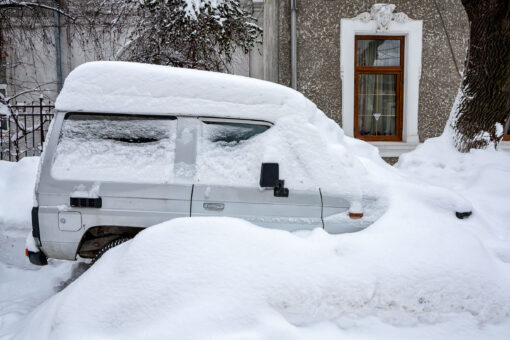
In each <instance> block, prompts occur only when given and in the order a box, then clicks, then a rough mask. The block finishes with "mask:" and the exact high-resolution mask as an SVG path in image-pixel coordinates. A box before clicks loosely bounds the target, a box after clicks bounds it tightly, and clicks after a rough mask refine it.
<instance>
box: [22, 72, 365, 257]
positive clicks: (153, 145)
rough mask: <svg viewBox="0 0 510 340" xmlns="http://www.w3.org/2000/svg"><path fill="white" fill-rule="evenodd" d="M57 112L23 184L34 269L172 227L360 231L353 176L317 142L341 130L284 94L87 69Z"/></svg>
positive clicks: (196, 78)
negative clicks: (202, 219) (244, 223)
mask: <svg viewBox="0 0 510 340" xmlns="http://www.w3.org/2000/svg"><path fill="white" fill-rule="evenodd" d="M55 110H56V114H55V118H54V119H53V121H52V125H51V128H50V132H49V135H48V138H47V141H46V144H45V148H44V153H43V155H42V157H41V164H40V171H39V174H38V180H37V184H36V188H35V201H36V204H35V206H34V208H33V210H32V225H33V233H32V235H33V238H34V241H35V242H34V243H35V245H34V247H35V249H34V247H32V248H31V249H28V254H29V258H30V261H31V262H32V263H34V264H39V265H43V264H46V263H47V258H55V259H67V260H75V259H76V258H77V256H80V257H82V258H94V257H95V256H97V255H98V254H100V253H101V251H102V250H104V249H108V247H111V245H112V244H115V243H116V242H117V243H118V242H119V240H125V239H128V238H132V237H133V236H134V235H136V234H137V233H138V232H139V231H141V230H143V229H144V228H147V227H149V226H152V225H155V224H158V223H161V222H163V221H166V220H169V219H173V218H176V217H190V216H191V217H194V216H231V217H238V218H242V219H245V220H248V221H250V222H252V223H254V224H256V225H259V226H262V227H268V228H278V229H283V230H288V231H297V230H311V229H314V228H324V229H325V230H327V231H328V232H331V233H343V232H353V231H357V230H361V229H363V228H366V226H367V225H368V224H369V223H368V222H367V221H366V220H364V219H363V218H362V216H363V214H362V206H363V204H364V203H366V202H370V201H371V200H370V199H367V198H366V197H364V198H363V197H362V196H363V195H362V194H361V191H360V188H359V183H358V182H357V176H358V175H359V173H360V171H361V172H362V170H363V169H362V167H361V166H360V164H355V161H354V160H353V159H352V158H349V155H348V154H346V153H345V152H344V153H343V152H342V150H333V149H335V148H332V147H330V146H328V143H326V142H324V140H326V139H327V138H329V140H331V138H337V137H331V136H325V135H324V134H325V133H330V132H328V131H330V130H331V129H333V130H334V132H331V133H332V134H333V135H334V134H340V133H341V130H340V129H339V128H338V127H335V126H336V124H334V123H333V122H332V121H331V120H329V119H328V118H326V117H325V115H324V114H323V113H322V112H321V111H320V110H318V109H317V108H316V106H315V105H314V104H313V103H311V102H310V101H309V100H308V99H306V98H305V97H304V96H302V95H301V94H300V93H298V92H296V91H294V90H292V89H289V88H287V87H284V86H280V85H276V84H272V83H269V82H265V81H260V80H256V79H250V78H245V77H240V76H232V75H227V74H219V73H213V72H205V71H197V70H186V69H177V68H172V67H165V66H154V65H145V64H137V63H121V62H93V63H87V64H84V65H82V66H80V67H78V68H77V69H75V70H74V71H73V72H72V73H71V74H70V75H69V77H68V78H67V80H66V82H65V85H64V88H63V90H62V92H61V94H60V95H59V97H58V99H57V101H56V107H55ZM325 127H327V129H326V128H325ZM328 129H329V130H328ZM335 129H338V130H335ZM333 130H331V131H333ZM324 131H326V132H324ZM341 137H342V136H339V137H338V138H341ZM332 155H337V156H334V157H333V156H332ZM353 164H354V165H353ZM349 167H350V168H349ZM345 168H349V170H348V171H346V170H345ZM353 174H354V175H353ZM335 216H336V218H331V217H335ZM354 218H357V219H354Z"/></svg>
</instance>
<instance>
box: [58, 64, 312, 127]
mask: <svg viewBox="0 0 510 340" xmlns="http://www.w3.org/2000/svg"><path fill="white" fill-rule="evenodd" d="M55 108H56V109H57V110H59V111H83V112H104V113H116V112H130V113H141V114H143V113H146V114H168V113H173V114H186V115H202V116H217V117H230V118H245V119H261V120H267V121H270V122H273V121H275V120H276V119H278V118H279V117H282V116H285V115H306V116H308V117H312V116H314V115H316V114H317V108H316V106H315V104H313V103H312V102H311V101H309V100H308V99H306V98H305V97H304V96H303V95H302V94H300V93H299V92H297V91H294V90H292V89H290V88H288V87H286V86H282V85H277V84H274V83H271V82H267V81H263V80H258V79H253V78H247V77H242V76H235V75H230V74H224V73H216V72H207V71H199V70H191V69H182V68H175V67H170V66H158V65H149V64H139V63H128V62H113V61H100V62H90V63H85V64H82V65H80V66H78V67H77V68H76V69H74V70H73V71H72V72H71V73H70V74H69V76H68V77H67V78H66V81H65V84H64V87H63V89H62V91H61V92H60V95H59V96H58V98H57V101H56V103H55Z"/></svg>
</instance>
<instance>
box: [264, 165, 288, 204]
mask: <svg viewBox="0 0 510 340" xmlns="http://www.w3.org/2000/svg"><path fill="white" fill-rule="evenodd" d="M260 187H261V188H274V195H275V197H289V189H287V188H285V181H284V180H282V179H280V168H279V166H278V163H262V168H261V169H260Z"/></svg>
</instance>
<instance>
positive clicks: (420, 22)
mask: <svg viewBox="0 0 510 340" xmlns="http://www.w3.org/2000/svg"><path fill="white" fill-rule="evenodd" d="M243 4H244V5H245V6H246V7H247V8H249V9H251V11H252V13H253V16H254V17H255V18H256V20H257V24H258V25H259V26H260V27H263V30H264V36H263V43H262V45H260V46H257V47H256V48H254V49H253V50H252V51H251V52H250V53H249V54H248V55H244V54H242V53H239V54H238V55H236V57H235V58H234V62H233V64H232V65H231V67H230V69H229V71H230V72H232V73H235V74H239V75H243V76H249V77H255V78H259V79H265V80H268V81H273V82H276V83H280V84H283V85H286V86H290V87H294V88H295V89H297V90H298V91H300V92H302V93H303V94H304V95H305V96H306V97H308V98H309V99H311V100H312V101H313V102H315V103H316V104H317V106H318V107H319V108H320V109H321V110H322V111H324V112H325V113H326V115H328V116H329V117H330V118H332V119H333V120H335V121H336V122H337V123H338V124H340V126H341V127H342V128H343V130H344V131H345V134H346V135H347V136H352V137H355V138H360V139H363V140H366V141H368V142H370V143H372V144H373V145H376V146H377V147H378V148H379V150H380V154H381V156H383V157H388V158H394V157H398V156H399V155H400V154H402V153H403V152H408V151H410V150H412V149H414V148H415V147H416V146H417V145H418V144H419V143H421V142H423V141H424V140H426V139H427V138H431V137H435V136H438V135H440V134H441V133H442V131H443V129H444V126H445V124H446V121H447V119H448V117H449V114H450V109H451V107H452V104H453V102H454V100H455V97H456V94H457V90H458V87H459V84H460V80H461V76H462V70H463V67H464V58H465V54H466V51H467V47H468V42H469V22H468V19H467V15H466V13H465V10H464V8H463V6H462V3H461V0H441V1H439V0H395V1H393V3H392V4H378V3H376V1H374V0H371V1H369V0H244V1H243ZM54 20H55V25H54V26H53V27H50V26H48V27H46V28H44V29H47V30H50V31H51V32H49V33H48V35H51V34H53V31H54V34H55V44H50V46H49V47H48V46H46V47H44V48H43V46H39V47H40V49H39V47H37V46H35V47H36V48H34V46H13V45H12V44H11V45H9V44H4V47H3V50H4V52H6V53H4V54H2V55H3V56H4V57H3V58H2V60H1V61H2V63H3V65H4V67H3V68H2V69H3V73H2V72H0V91H2V93H5V94H7V95H13V94H16V93H19V92H23V91H24V90H26V89H30V88H40V89H41V90H42V91H43V94H44V96H45V98H47V99H50V100H54V99H55V97H56V95H57V94H58V91H59V88H60V86H61V81H63V80H65V77H66V76H67V74H69V72H71V71H72V69H74V68H75V67H76V66H78V65H79V64H81V63H83V62H86V61H91V60H111V59H114V58H115V51H116V50H118V49H119V46H122V45H123V44H125V41H124V40H125V39H126V37H125V36H116V37H114V36H111V37H110V36H108V35H105V36H104V39H102V41H103V42H102V45H101V46H100V48H98V45H97V43H96V44H90V45H86V44H85V45H84V44H83V43H77V42H76V41H73V40H72V38H70V37H72V36H73V34H71V33H72V32H70V31H69V30H71V29H72V28H70V27H68V26H66V25H64V24H62V21H59V20H60V19H59V18H58V17H55V19H54ZM4 38H5V37H4ZM5 40H6V39H4V41H5ZM57 42H58V43H57ZM42 50H43V51H45V52H44V53H39V52H38V51H42ZM9 58H11V59H12V58H17V59H16V60H21V62H18V63H14V62H12V60H11V61H9ZM5 65H7V67H5ZM29 95H30V94H27V95H26V96H21V97H20V98H19V99H20V100H23V99H24V98H26V97H27V96H29ZM29 100H30V99H29ZM505 131H506V133H507V135H506V136H505V139H508V141H505V142H503V143H502V148H504V149H509V150H510V119H509V121H508V123H507V126H506V127H505Z"/></svg>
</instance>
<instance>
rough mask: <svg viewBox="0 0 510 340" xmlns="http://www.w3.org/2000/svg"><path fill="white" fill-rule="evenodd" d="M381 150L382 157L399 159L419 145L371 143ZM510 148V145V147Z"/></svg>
mask: <svg viewBox="0 0 510 340" xmlns="http://www.w3.org/2000/svg"><path fill="white" fill-rule="evenodd" d="M369 143H370V144H372V145H373V146H376V147H377V148H378V149H379V155H381V157H399V156H400V155H401V154H403V153H406V152H409V151H412V150H414V149H415V148H416V147H417V146H418V145H419V143H408V142H369ZM509 147H510V145H509Z"/></svg>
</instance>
